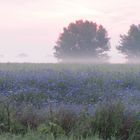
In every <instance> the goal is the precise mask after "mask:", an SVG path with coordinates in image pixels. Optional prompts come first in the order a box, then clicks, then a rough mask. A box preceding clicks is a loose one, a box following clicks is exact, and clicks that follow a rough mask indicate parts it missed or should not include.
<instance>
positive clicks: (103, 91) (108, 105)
mask: <svg viewBox="0 0 140 140" xmlns="http://www.w3.org/2000/svg"><path fill="white" fill-rule="evenodd" d="M0 97H1V98H0V104H1V109H0V133H3V132H4V133H5V132H8V133H9V132H10V133H14V134H15V133H22V132H23V133H25V131H28V129H29V128H30V129H31V130H34V129H35V130H36V131H39V132H44V133H45V134H46V133H52V134H53V135H56V134H57V133H58V134H59V133H60V134H64V133H65V134H66V135H69V134H70V135H71V134H72V135H76V134H79V135H80V136H83V137H85V136H91V135H92V134H94V135H96V134H97V135H99V137H101V138H103V139H105V140H107V139H111V138H112V137H116V138H119V139H122V140H123V139H124V140H125V139H126V140H127V139H130V138H131V139H132V140H139V139H140V131H138V130H139V129H138V128H140V65H129V64H128V65H123V64H122V65H119V64H118V65H117V64H115V65H111V64H104V65H100V64H95V65H90V64H83V65H82V64H78V65H76V64H70V65H68V64H8V63H7V64H0ZM105 110H106V111H105ZM102 113H103V114H102ZM109 113H110V114H109ZM7 114H8V115H7ZM81 114H82V115H83V114H84V116H82V115H81ZM86 114H88V115H87V116H86ZM112 114H116V116H113V117H112ZM4 115H5V116H4ZM104 115H105V116H104ZM109 115H110V116H109ZM45 116H46V118H45ZM64 116H66V118H64ZM69 116H70V118H69ZM79 116H80V117H79ZM81 116H82V117H86V118H85V119H84V118H82V117H81ZM71 118H74V120H73V119H71ZM91 118H93V119H91ZM65 119H68V121H69V122H71V124H70V126H69V127H68V128H67V125H68V124H67V122H66V120H65ZM82 119H84V120H87V121H86V122H84V121H82ZM104 119H105V120H104ZM113 119H115V120H113ZM33 120H35V122H33ZM46 120H49V121H46ZM77 120H78V121H79V120H80V122H79V125H78V124H77V125H78V128H77V129H75V128H76V126H74V124H75V122H78V121H77ZM103 120H104V122H102V121H103ZM106 121H107V123H106ZM110 121H112V123H111V124H109V122H110ZM44 122H46V123H47V128H45V127H46V126H44V125H42V124H44ZM50 122H51V124H50ZM115 122H116V123H115ZM135 122H137V123H136V124H138V123H139V125H138V126H135ZM65 123H66V124H65ZM82 123H83V124H82ZM88 123H89V124H88ZM108 124H109V125H110V126H109V128H107V127H108V126H107V125H108ZM65 125H66V126H65ZM86 125H87V126H86ZM95 125H96V127H95ZM125 125H126V126H127V130H125V128H124V127H125ZM48 127H49V129H50V128H54V129H56V128H57V127H58V128H57V132H55V133H54V131H56V130H54V131H53V130H52V129H50V130H48ZM60 127H61V128H60ZM79 127H80V128H79ZM84 127H87V128H88V127H89V128H91V132H85V131H87V128H84ZM102 128H105V130H104V129H102ZM46 129H47V130H46ZM58 129H59V131H60V132H59V131H58ZM61 129H62V130H61ZM81 129H82V130H81ZM112 129H113V130H112ZM128 129H129V130H128ZM133 129H135V132H136V134H134V130H133ZM137 129H138V130H137ZM45 130H46V131H45ZM51 130H52V131H51ZM89 130H90V129H89ZM121 130H124V134H121V133H120V131H121ZM82 131H83V133H82V134H80V132H82ZM137 131H138V132H137ZM74 132H75V133H76V134H75V133H74ZM75 137H76V136H75Z"/></svg>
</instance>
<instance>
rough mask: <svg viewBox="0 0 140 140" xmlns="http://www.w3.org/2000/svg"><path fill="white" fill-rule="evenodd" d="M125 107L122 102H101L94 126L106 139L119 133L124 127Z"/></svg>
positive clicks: (96, 131)
mask: <svg viewBox="0 0 140 140" xmlns="http://www.w3.org/2000/svg"><path fill="white" fill-rule="evenodd" d="M123 112H124V107H123V105H122V103H120V102H107V103H103V104H101V105H100V106H99V107H98V108H97V110H96V112H95V117H94V121H93V123H92V128H93V132H94V133H98V134H99V136H100V137H101V138H103V139H104V140H107V139H110V140H111V137H113V136H117V135H119V134H118V133H119V131H120V129H121V128H122V123H123Z"/></svg>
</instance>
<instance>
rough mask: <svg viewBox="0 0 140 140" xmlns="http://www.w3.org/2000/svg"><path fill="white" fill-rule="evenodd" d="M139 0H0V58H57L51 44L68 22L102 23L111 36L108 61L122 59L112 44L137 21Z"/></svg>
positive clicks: (31, 59) (35, 60)
mask: <svg viewBox="0 0 140 140" xmlns="http://www.w3.org/2000/svg"><path fill="white" fill-rule="evenodd" d="M139 7H140V1H139V0H0V62H43V63H46V62H48V63H51V62H57V60H56V59H55V58H54V56H53V52H54V49H53V46H54V45H55V42H56V41H57V39H58V37H59V34H60V33H61V32H62V31H63V28H64V27H67V26H68V24H69V23H70V22H75V20H79V19H83V20H90V21H93V22H96V23H97V24H102V25H103V26H104V27H105V28H106V29H107V31H108V35H109V37H110V38H111V48H112V49H111V52H110V53H109V54H110V56H111V62H115V63H117V62H124V59H123V56H122V55H121V54H118V52H117V51H116V50H115V46H117V45H118V43H119V36H120V34H126V33H127V31H128V29H129V27H130V25H131V24H139V23H140V16H139V13H140V8H139Z"/></svg>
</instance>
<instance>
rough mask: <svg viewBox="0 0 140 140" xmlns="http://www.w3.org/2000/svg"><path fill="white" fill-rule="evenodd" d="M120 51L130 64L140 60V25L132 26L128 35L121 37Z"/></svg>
mask: <svg viewBox="0 0 140 140" xmlns="http://www.w3.org/2000/svg"><path fill="white" fill-rule="evenodd" d="M118 49H119V50H120V51H121V52H122V53H124V54H125V55H126V56H127V59H128V60H129V62H136V60H138V59H139V58H140V25H134V24H133V25H131V26H130V29H129V31H128V33H127V34H126V35H121V36H120V44H119V46H118Z"/></svg>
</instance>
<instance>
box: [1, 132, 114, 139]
mask: <svg viewBox="0 0 140 140" xmlns="http://www.w3.org/2000/svg"><path fill="white" fill-rule="evenodd" d="M0 140H83V139H82V138H76V139H74V138H72V137H66V136H64V137H59V138H56V139H55V138H54V137H53V136H48V135H42V134H35V133H28V134H26V135H25V136H22V135H11V134H3V135H0ZM84 140H102V139H99V138H98V137H97V136H95V137H89V138H86V139H84ZM112 140H113V139H112Z"/></svg>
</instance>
